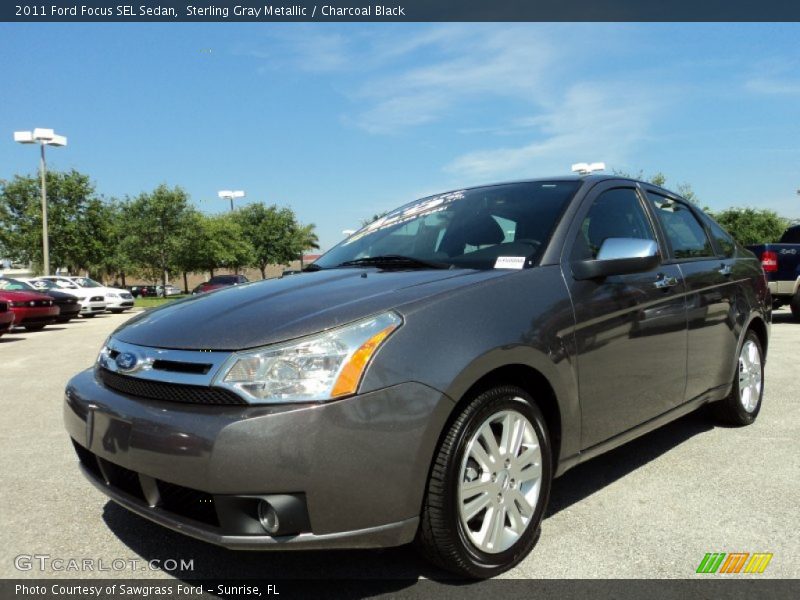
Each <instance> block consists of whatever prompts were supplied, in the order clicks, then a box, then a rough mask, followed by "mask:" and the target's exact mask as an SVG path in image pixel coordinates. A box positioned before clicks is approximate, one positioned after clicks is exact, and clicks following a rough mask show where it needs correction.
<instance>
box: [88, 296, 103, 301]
mask: <svg viewBox="0 0 800 600" xmlns="http://www.w3.org/2000/svg"><path fill="white" fill-rule="evenodd" d="M104 300H105V297H104V296H92V297H91V298H89V302H103V301H104Z"/></svg>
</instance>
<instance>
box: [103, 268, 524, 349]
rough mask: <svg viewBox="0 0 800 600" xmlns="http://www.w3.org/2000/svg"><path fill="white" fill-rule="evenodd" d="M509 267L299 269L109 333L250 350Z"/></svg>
mask: <svg viewBox="0 0 800 600" xmlns="http://www.w3.org/2000/svg"><path fill="white" fill-rule="evenodd" d="M513 272H514V271H503V270H488V271H474V270H466V269H451V270H424V271H381V270H378V269H356V268H346V269H331V270H324V271H317V272H313V273H303V274H302V275H295V276H293V277H285V278H281V279H270V280H267V281H259V282H255V283H249V284H243V285H236V286H228V287H224V288H221V289H219V290H215V291H213V292H210V293H207V294H200V295H197V296H193V297H192V298H189V299H186V300H179V301H176V302H174V303H172V304H169V305H167V306H164V307H162V308H158V309H154V310H150V311H147V312H144V313H142V314H140V315H138V316H137V317H134V318H133V319H131V320H130V321H128V322H127V323H126V324H125V325H123V326H122V327H120V328H119V329H118V330H117V331H116V332H115V333H114V337H115V338H117V339H119V340H121V341H123V342H127V343H130V344H137V345H141V346H151V347H157V348H173V349H191V350H241V349H245V348H254V347H257V346H264V345H267V344H272V343H276V342H281V341H285V340H288V339H293V338H296V337H300V336H303V335H308V334H312V333H316V332H319V331H324V330H326V329H330V328H332V327H336V326H338V325H343V324H345V323H349V322H351V321H355V320H357V319H359V318H362V317H366V316H369V315H372V314H376V313H379V312H383V311H385V310H389V309H392V308H399V307H401V306H402V305H407V304H409V303H413V302H416V301H420V300H424V299H426V298H431V297H434V296H438V295H440V294H443V293H446V292H450V291H452V290H454V289H456V288H460V287H464V286H469V285H473V284H477V283H480V282H482V281H485V280H488V279H493V278H496V277H503V276H507V275H509V274H510V273H513ZM401 312H402V311H401Z"/></svg>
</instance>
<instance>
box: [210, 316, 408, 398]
mask: <svg viewBox="0 0 800 600" xmlns="http://www.w3.org/2000/svg"><path fill="white" fill-rule="evenodd" d="M401 323H402V319H401V318H400V317H399V316H398V315H397V314H395V313H393V312H386V313H383V314H381V315H378V316H376V317H370V318H368V319H362V320H360V321H356V322H355V323H351V324H350V325H346V326H344V327H339V328H337V329H332V330H330V331H326V332H324V333H319V334H315V335H311V336H308V337H304V338H301V339H298V340H294V341H292V342H286V343H283V344H275V345H273V346H266V347H264V348H258V349H256V350H249V351H246V352H237V353H236V354H234V355H233V356H232V357H231V358H230V359H228V361H227V362H226V363H225V364H224V365H223V366H222V368H221V369H220V372H219V373H218V374H217V376H216V377H215V378H214V385H216V386H219V387H225V388H229V389H231V390H233V391H235V392H237V393H239V394H240V395H242V396H244V397H245V398H246V399H248V400H249V401H250V402H252V403H254V404H259V403H261V404H273V403H281V402H314V401H316V402H325V401H326V400H332V399H334V398H340V397H343V396H348V395H350V394H354V393H355V392H356V390H357V389H358V384H359V383H360V382H361V376H362V375H363V374H364V370H365V369H366V367H367V365H368V364H369V361H370V358H372V356H373V355H374V354H375V351H376V350H377V349H378V348H379V347H380V346H381V344H382V343H383V342H384V340H386V338H388V337H389V336H390V335H391V333H392V332H393V331H394V330H395V329H397V328H398V327H399V326H400V324H401Z"/></svg>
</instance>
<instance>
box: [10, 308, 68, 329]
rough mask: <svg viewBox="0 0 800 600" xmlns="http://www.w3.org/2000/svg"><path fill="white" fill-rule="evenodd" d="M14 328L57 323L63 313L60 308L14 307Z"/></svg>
mask: <svg viewBox="0 0 800 600" xmlns="http://www.w3.org/2000/svg"><path fill="white" fill-rule="evenodd" d="M11 311H12V312H13V313H14V326H15V327H21V326H23V325H41V324H42V323H45V324H48V325H49V324H50V323H55V322H56V318H57V317H58V315H59V313H60V312H61V311H60V310H59V308H58V306H55V305H53V306H43V307H39V306H35V307H14V308H12V309H11Z"/></svg>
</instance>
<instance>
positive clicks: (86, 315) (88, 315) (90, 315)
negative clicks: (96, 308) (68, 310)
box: [83, 313, 97, 319]
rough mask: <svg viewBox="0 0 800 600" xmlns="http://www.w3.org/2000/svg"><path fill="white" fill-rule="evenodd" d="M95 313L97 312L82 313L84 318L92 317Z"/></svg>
mask: <svg viewBox="0 0 800 600" xmlns="http://www.w3.org/2000/svg"><path fill="white" fill-rule="evenodd" d="M96 314H97V313H86V314H85V315H83V318H84V319H93V318H94V316H95V315H96Z"/></svg>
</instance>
